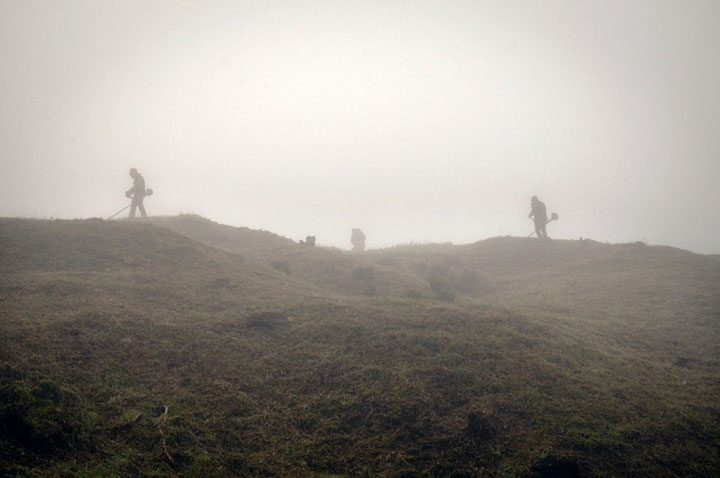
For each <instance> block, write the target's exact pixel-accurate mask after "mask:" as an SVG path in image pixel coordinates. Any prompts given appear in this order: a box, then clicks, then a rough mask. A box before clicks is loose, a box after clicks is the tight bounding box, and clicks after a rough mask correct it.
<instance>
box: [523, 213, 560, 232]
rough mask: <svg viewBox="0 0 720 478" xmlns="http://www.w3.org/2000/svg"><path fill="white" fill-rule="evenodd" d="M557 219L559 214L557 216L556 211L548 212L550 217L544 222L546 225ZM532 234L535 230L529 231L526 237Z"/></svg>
mask: <svg viewBox="0 0 720 478" xmlns="http://www.w3.org/2000/svg"><path fill="white" fill-rule="evenodd" d="M558 219H560V216H558V213H556V212H554V213H552V214H550V219H548V220H547V221H545V224H546V225H547V224H550V223H551V222H553V221H557V220H558ZM533 234H535V231H533V232H531V233H530V235H529V236H528V237H532V236H533Z"/></svg>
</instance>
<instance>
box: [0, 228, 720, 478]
mask: <svg viewBox="0 0 720 478" xmlns="http://www.w3.org/2000/svg"><path fill="white" fill-rule="evenodd" d="M212 224H213V223H210V226H208V227H209V229H208V230H207V231H206V233H207V234H208V235H209V237H210V238H211V239H210V240H207V242H210V241H211V240H217V238H218V237H219V235H220V233H219V232H218V231H213V230H212V228H213V227H215V226H217V227H219V228H220V229H224V228H223V227H222V226H218V225H215V226H213V225H212ZM173 229H176V230H177V227H173ZM224 230H225V232H226V233H227V234H228V236H227V240H228V242H229V243H232V242H233V241H237V244H244V245H243V246H242V247H245V248H246V250H245V252H242V251H241V254H242V256H240V255H237V254H233V253H229V252H228V250H229V249H230V246H224V250H220V249H217V248H214V247H210V246H209V245H207V244H203V243H201V242H198V241H196V240H191V239H188V238H187V237H183V236H181V235H180V234H178V233H177V232H173V231H170V230H167V229H163V228H161V227H157V226H156V225H152V224H148V223H143V222H126V221H121V222H107V221H24V220H0V247H1V249H0V251H2V252H1V254H2V255H0V307H1V308H2V312H3V313H2V315H1V316H0V321H1V323H0V384H1V385H0V444H1V445H2V446H1V447H0V471H2V473H0V475H2V474H4V476H38V477H39V476H86V477H94V476H118V477H120V476H123V477H124V476H182V477H192V476H253V477H256V476H258V477H259V476H285V477H297V476H300V477H303V476H305V477H325V478H328V477H331V476H332V477H345V476H347V477H351V476H352V477H355V476H368V477H397V476H404V477H416V476H433V477H479V476H483V477H484V476H507V477H513V476H515V477H552V476H565V477H585V476H600V477H610V476H637V477H644V476H660V477H675V476H688V477H701V476H703V477H704V476H712V475H714V474H716V473H717V472H718V470H720V455H719V453H718V450H720V405H718V402H717V399H716V398H717V396H718V392H720V390H719V388H720V386H719V383H720V381H719V380H718V378H719V376H718V365H719V364H718V357H719V355H718V348H717V347H718V343H720V340H718V335H719V334H718V329H719V327H718V315H717V314H716V312H715V311H716V310H717V309H716V308H715V307H717V303H718V299H719V295H718V293H717V284H718V282H717V281H715V278H717V273H718V268H717V258H714V257H706V256H696V255H692V254H689V253H685V252H682V251H676V250H670V249H664V248H660V249H654V248H652V249H650V250H649V249H648V248H644V247H641V246H637V247H635V246H609V245H602V244H594V243H588V244H576V243H571V242H563V241H553V242H552V243H540V242H525V241H521V240H516V239H510V238H503V239H496V240H492V241H484V242H482V243H478V244H473V245H469V246H456V247H453V246H434V247H413V248H397V249H392V250H387V251H378V252H375V253H371V254H366V255H363V256H350V257H349V258H346V257H342V258H341V259H339V261H340V262H341V263H342V264H346V263H347V260H352V263H351V264H352V267H353V268H355V267H372V269H373V270H378V269H380V268H382V269H383V270H387V271H391V272H394V273H395V275H388V276H387V277H389V278H391V277H396V278H397V284H396V285H394V286H392V284H391V285H389V286H388V287H396V288H397V290H401V289H402V288H404V287H405V286H406V284H408V283H420V284H425V285H424V287H425V289H424V290H427V291H431V293H429V294H427V295H424V294H418V295H416V296H414V297H411V298H398V297H392V296H391V295H389V294H388V295H378V296H369V297H368V296H363V295H362V294H356V293H355V291H351V292H352V293H351V294H349V295H347V296H342V295H341V294H339V289H338V288H335V287H332V288H328V289H323V288H322V287H321V285H322V283H320V282H318V280H313V281H312V284H310V283H307V282H305V281H303V280H302V278H301V277H298V276H299V274H294V273H292V271H291V273H290V274H287V273H281V272H279V271H277V270H275V269H273V268H272V267H269V266H267V263H268V261H269V260H271V259H272V254H273V253H272V252H269V251H268V250H264V249H263V248H266V247H267V248H269V247H271V246H270V245H269V244H270V243H271V242H273V241H277V247H278V255H280V256H281V257H288V256H287V254H289V252H283V251H285V249H284V248H285V247H287V248H288V249H287V250H290V249H293V248H295V247H300V246H296V245H295V244H292V242H289V243H288V242H284V240H283V239H282V238H278V237H277V236H273V238H266V240H258V242H257V244H256V246H251V245H250V244H251V243H250V242H249V241H247V242H244V241H241V240H238V239H235V237H236V236H235V235H236V234H237V233H238V228H230V229H224ZM181 232H182V231H181ZM240 232H241V233H242V232H243V231H242V230H240ZM244 232H247V233H249V234H250V235H251V236H253V235H254V234H256V233H257V232H256V231H244ZM195 234H197V231H195ZM257 234H266V233H257ZM253 237H254V236H253ZM195 239H198V240H200V241H202V238H201V237H198V236H195ZM283 243H284V245H283ZM237 244H236V246H233V247H238V246H237ZM218 245H219V244H218ZM587 246H589V249H588V248H587ZM255 247H257V249H258V251H256V252H253V250H255ZM272 247H276V246H272ZM532 248H537V249H532ZM580 248H585V249H580ZM260 251H261V252H260ZM533 251H534V252H538V251H539V252H541V253H535V254H533ZM325 252H328V251H323V250H322V249H319V250H318V251H316V253H318V254H324V253H325ZM263 254H266V259H265V260H259V259H261V257H262V255H263ZM313 254H314V253H313ZM313 257H314V256H313V255H309V256H307V257H305V258H304V260H306V261H308V262H312V261H313ZM332 257H333V256H327V255H322V256H320V259H319V260H321V261H327V262H323V263H324V264H326V263H330V264H332V261H333V259H332ZM533 261H536V262H533ZM423 263H424V265H423ZM588 264H591V266H590V267H589V268H588ZM598 264H604V267H605V269H603V268H600V266H598ZM663 264H665V265H663ZM630 266H632V267H630ZM341 267H346V265H339V266H338V269H340V268H341ZM556 268H558V269H556ZM463 269H466V270H468V271H469V272H463ZM318 270H321V269H318ZM593 270H595V273H594V274H593V273H592V271H593ZM625 272H627V273H629V274H631V276H632V277H633V278H634V279H633V280H631V279H629V278H628V279H627V280H626V281H625V282H623V284H624V290H623V291H622V294H620V296H621V297H622V298H623V299H622V300H625V301H626V302H625V304H626V306H617V307H616V308H612V307H610V308H608V307H604V304H612V303H614V302H613V300H614V298H615V297H616V296H617V295H618V294H619V293H618V291H617V290H616V289H615V288H613V287H612V284H614V283H615V281H617V280H621V279H623V277H624V276H623V274H624V273H625ZM573 274H576V275H574V276H573ZM408 277H409V278H410V279H408ZM572 277H575V278H576V280H575V281H574V282H573V281H572V280H571V279H572ZM580 277H585V278H586V281H589V282H587V283H585V282H582V281H580V280H579V278H580ZM387 280H388V281H390V279H387ZM645 281H646V282H645ZM638 282H639V283H638ZM431 286H432V288H431ZM578 287H579V288H580V289H581V290H580V291H578V289H577V288H578ZM668 288H674V290H676V292H674V294H675V295H671V296H670V297H668V296H667V289H668ZM678 288H679V289H678ZM644 290H650V291H653V293H652V294H649V293H647V294H643V293H640V292H641V291H644ZM677 290H680V291H681V292H677ZM543 291H545V292H543ZM590 291H594V292H593V294H590ZM633 296H634V297H635V300H634V301H632V300H631V299H632V297H633ZM451 299H452V301H450V300H451ZM560 306H562V307H564V309H562V310H560V309H559V307H560Z"/></svg>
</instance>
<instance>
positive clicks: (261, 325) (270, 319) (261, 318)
mask: <svg viewBox="0 0 720 478" xmlns="http://www.w3.org/2000/svg"><path fill="white" fill-rule="evenodd" d="M287 322H288V318H287V315H285V314H283V313H282V312H259V313H257V314H253V315H251V316H250V317H248V319H247V326H248V327H251V328H257V329H275V328H277V327H279V326H282V325H287Z"/></svg>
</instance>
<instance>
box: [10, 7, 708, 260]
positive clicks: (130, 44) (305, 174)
mask: <svg viewBox="0 0 720 478" xmlns="http://www.w3.org/2000/svg"><path fill="white" fill-rule="evenodd" d="M719 60H720V3H719V2H717V1H714V0H711V1H698V0H693V1H679V0H678V1H663V0H652V1H640V0H638V1H576V0H568V1H537V2H511V1H497V2H490V1H446V2H442V1H437V2H422V1H390V0H387V1H377V2H373V1H362V2H350V1H347V2H344V1H307V2H306V1H284V2H281V1H266V0H263V1H257V2H255V1H253V2H249V1H248V2H241V1H207V0H204V1H177V0H176V1H147V0H142V1H128V0H123V1H107V0H104V1H100V2H98V1H91V0H88V1H62V2H60V1H23V0H17V1H8V0H0V162H1V163H0V164H1V165H2V178H3V186H2V188H0V216H25V217H40V218H80V217H83V218H84V217H108V216H110V215H111V214H113V213H114V212H116V211H117V210H118V209H120V208H122V207H123V206H125V205H126V204H127V203H128V201H127V200H126V199H125V197H124V191H125V190H127V189H128V188H130V186H131V179H130V177H129V176H128V174H127V172H128V169H129V168H130V167H135V168H137V169H138V170H139V171H140V172H141V173H142V174H143V175H144V176H145V179H146V182H147V185H148V186H149V187H151V188H153V189H154V190H155V192H156V194H155V195H154V196H153V197H150V198H148V199H146V201H145V205H146V208H147V210H148V212H149V213H150V214H165V215H174V214H177V213H180V212H186V213H189V212H192V213H197V214H200V215H203V216H205V217H207V218H209V219H212V220H215V221H218V222H222V223H225V224H231V225H236V226H248V227H251V228H257V229H265V230H270V231H272V232H276V233H278V234H281V235H284V236H287V237H290V238H293V239H300V238H304V237H305V236H306V235H308V234H313V235H316V236H317V238H318V243H319V244H322V245H334V246H338V247H342V248H350V230H351V228H353V227H359V228H361V229H362V230H363V231H364V232H365V233H366V235H367V238H368V246H369V247H378V246H387V245H393V244H399V243H407V242H446V241H452V242H455V243H468V242H474V241H476V240H480V239H484V238H487V237H492V236H498V235H514V236H526V235H528V234H529V233H531V232H532V231H533V226H532V221H531V220H529V219H528V218H527V214H528V212H529V209H530V197H531V196H532V195H538V196H539V197H540V199H542V200H544V201H545V203H546V204H547V206H548V213H550V212H558V213H559V214H560V221H558V222H557V223H553V224H551V225H549V226H548V232H549V234H550V235H551V236H552V237H557V238H566V239H576V238H578V237H580V236H582V237H585V238H592V239H595V240H599V241H610V242H629V241H639V240H646V241H648V242H649V243H651V244H666V245H673V246H677V247H682V248H685V249H690V250H693V251H696V252H705V253H720V239H719V238H720V185H719V183H720V154H719V153H720V61H719Z"/></svg>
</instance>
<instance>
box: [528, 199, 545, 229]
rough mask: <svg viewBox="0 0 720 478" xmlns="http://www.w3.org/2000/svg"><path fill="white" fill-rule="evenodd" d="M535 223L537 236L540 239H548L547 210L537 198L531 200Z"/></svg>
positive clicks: (529, 215)
mask: <svg viewBox="0 0 720 478" xmlns="http://www.w3.org/2000/svg"><path fill="white" fill-rule="evenodd" d="M528 217H531V218H532V219H533V221H535V234H537V237H539V238H540V239H546V238H547V237H548V235H547V231H546V230H545V225H546V224H547V223H548V218H547V209H545V203H544V202H542V201H541V200H539V199H538V197H537V196H533V197H532V199H531V200H530V214H528Z"/></svg>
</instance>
